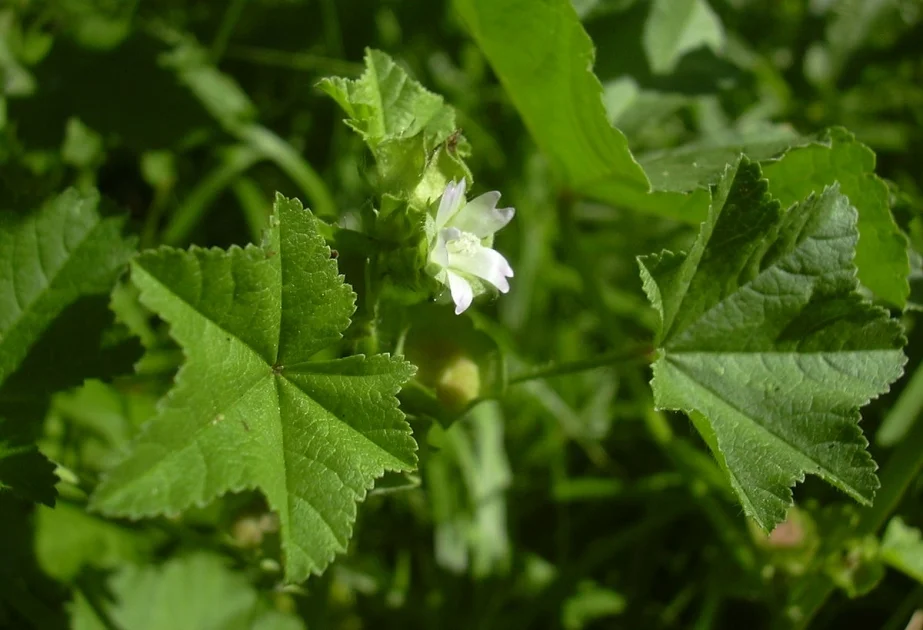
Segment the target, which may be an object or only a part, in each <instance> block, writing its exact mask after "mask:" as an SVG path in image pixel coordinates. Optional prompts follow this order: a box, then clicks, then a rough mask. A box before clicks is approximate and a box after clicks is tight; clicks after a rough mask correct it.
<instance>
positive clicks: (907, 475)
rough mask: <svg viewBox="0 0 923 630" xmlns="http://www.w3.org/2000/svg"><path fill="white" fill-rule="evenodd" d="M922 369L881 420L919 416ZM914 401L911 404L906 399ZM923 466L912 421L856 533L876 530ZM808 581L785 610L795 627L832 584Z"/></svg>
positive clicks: (922, 447) (918, 430)
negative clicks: (794, 620)
mask: <svg viewBox="0 0 923 630" xmlns="http://www.w3.org/2000/svg"><path fill="white" fill-rule="evenodd" d="M920 372H923V365H921V366H919V367H918V368H917V369H916V372H915V373H914V375H913V378H912V379H911V381H910V383H909V384H908V385H907V386H906V387H905V388H904V390H903V391H902V392H901V395H900V397H899V398H898V399H897V402H896V403H895V404H894V407H892V409H891V412H890V413H889V414H888V417H887V418H885V423H887V422H888V421H889V418H890V417H891V416H892V414H895V413H901V414H910V415H913V416H914V417H917V418H919V416H920V413H921V411H923V397H921V396H920V395H919V392H918V391H917V387H919V386H921V385H920V383H921V380H920V379H918V378H917V375H918V374H919V373H920ZM908 400H912V401H915V402H914V404H913V405H911V404H910V403H908V402H906V401H908ZM921 470H923V422H919V421H918V422H915V423H913V428H912V429H911V431H910V433H909V435H907V436H905V437H904V439H903V440H902V441H901V444H900V446H899V447H898V448H897V449H896V450H895V451H894V454H893V455H891V457H890V458H889V459H888V461H887V463H886V464H885V466H884V468H883V469H882V472H881V475H880V477H881V488H880V489H879V490H878V494H877V496H876V497H875V503H874V505H872V507H870V508H868V509H866V510H864V511H863V512H862V516H861V517H860V519H859V523H858V525H857V526H856V536H865V535H868V534H874V533H876V532H877V531H878V530H879V529H881V527H882V526H883V525H884V524H885V522H886V521H887V520H888V517H889V516H890V515H891V514H892V513H893V512H894V510H895V509H896V508H897V506H898V504H899V503H900V501H901V498H902V497H903V496H904V493H905V492H906V491H907V488H908V487H909V486H910V484H911V483H912V482H913V480H914V479H916V478H917V476H918V475H919V474H920V471H921ZM806 579H808V580H810V582H809V583H807V584H805V585H804V588H802V589H800V590H799V592H798V595H797V596H796V597H793V598H792V602H791V605H790V606H789V608H788V610H789V611H790V612H791V613H792V614H793V615H796V616H797V621H796V623H795V624H794V627H795V628H805V627H807V625H808V623H810V621H811V619H812V618H813V617H814V615H816V614H817V612H818V611H819V610H820V608H821V607H822V606H823V605H824V602H826V601H827V598H828V597H830V594H831V593H832V592H833V589H834V585H833V582H831V581H830V579H829V578H828V577H827V576H826V575H824V574H815V575H812V576H810V577H808V578H806Z"/></svg>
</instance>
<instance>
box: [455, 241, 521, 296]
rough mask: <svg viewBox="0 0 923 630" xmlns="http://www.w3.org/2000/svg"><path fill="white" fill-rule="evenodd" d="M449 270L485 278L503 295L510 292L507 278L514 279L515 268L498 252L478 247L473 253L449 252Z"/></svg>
mask: <svg viewBox="0 0 923 630" xmlns="http://www.w3.org/2000/svg"><path fill="white" fill-rule="evenodd" d="M449 268H450V269H457V270H458V271H461V272H463V273H468V274H471V275H472V276H477V277H478V278H483V279H484V280H487V282H489V283H491V284H492V285H494V286H495V287H497V289H499V291H500V292H501V293H506V292H508V291H509V290H510V283H509V282H508V281H507V278H512V277H513V268H512V267H510V264H509V263H508V262H507V261H506V258H504V257H503V254H501V253H500V252H498V251H495V250H493V249H490V248H489V247H483V246H481V245H478V246H476V247H475V248H474V250H473V251H471V252H452V251H449Z"/></svg>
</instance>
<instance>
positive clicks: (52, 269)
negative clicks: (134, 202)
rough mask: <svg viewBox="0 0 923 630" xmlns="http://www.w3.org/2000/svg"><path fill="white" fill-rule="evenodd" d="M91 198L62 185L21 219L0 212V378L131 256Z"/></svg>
mask: <svg viewBox="0 0 923 630" xmlns="http://www.w3.org/2000/svg"><path fill="white" fill-rule="evenodd" d="M98 203H99V197H98V195H96V194H91V195H81V194H79V193H77V192H76V191H73V190H69V191H67V192H65V193H63V194H62V195H60V196H59V197H57V198H56V199H54V200H53V201H51V202H49V203H48V204H46V205H45V207H44V208H42V209H41V210H40V211H39V212H37V213H34V214H31V215H27V216H25V217H21V216H17V215H16V214H13V213H10V212H0V383H2V382H3V381H5V380H6V379H7V377H9V376H10V374H12V373H13V371H15V370H16V368H17V367H18V366H19V364H20V363H21V362H22V360H23V359H24V358H25V357H26V355H27V354H28V352H29V349H30V348H31V347H32V345H33V344H35V343H36V341H38V339H39V337H41V335H42V333H43V332H44V331H45V329H46V328H48V326H49V325H50V324H51V322H52V321H54V319H55V318H56V317H57V316H58V315H59V314H60V313H61V312H62V311H63V310H64V309H65V308H66V307H67V306H68V305H70V304H72V303H74V302H75V301H77V299H78V298H80V297H82V296H91V295H103V294H108V293H109V291H111V290H112V286H113V284H114V283H115V280H116V278H117V277H118V275H119V274H120V273H121V272H122V270H123V269H124V267H125V265H126V263H127V262H128V260H129V258H131V256H132V254H133V253H134V244H133V241H131V240H129V239H126V238H124V237H123V236H122V233H121V232H122V226H123V223H124V220H123V219H122V218H115V217H113V218H105V219H104V218H102V217H101V216H100V214H99V212H98V211H97V205H98ZM75 334H76V332H75Z"/></svg>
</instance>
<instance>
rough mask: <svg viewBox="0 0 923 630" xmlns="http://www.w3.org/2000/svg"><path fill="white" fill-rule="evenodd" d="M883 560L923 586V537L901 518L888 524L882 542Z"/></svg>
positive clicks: (894, 519) (893, 519)
mask: <svg viewBox="0 0 923 630" xmlns="http://www.w3.org/2000/svg"><path fill="white" fill-rule="evenodd" d="M881 558H882V560H884V562H885V564H888V565H890V566H892V567H894V568H895V569H897V570H898V571H900V572H902V573H905V574H906V575H909V576H910V577H912V578H913V579H915V580H916V581H917V582H920V583H921V584H923V536H921V534H920V530H919V529H917V528H916V527H912V526H910V525H907V524H906V523H905V522H904V521H903V519H902V518H901V517H899V516H895V517H894V518H892V519H891V521H890V522H889V523H888V528H887V529H886V530H885V534H884V536H883V537H882V540H881Z"/></svg>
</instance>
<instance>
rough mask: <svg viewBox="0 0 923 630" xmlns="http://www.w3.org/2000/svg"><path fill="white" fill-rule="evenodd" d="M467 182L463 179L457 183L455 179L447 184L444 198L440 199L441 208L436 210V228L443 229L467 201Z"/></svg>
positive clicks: (443, 194)
mask: <svg viewBox="0 0 923 630" xmlns="http://www.w3.org/2000/svg"><path fill="white" fill-rule="evenodd" d="M466 187H467V183H466V181H465V180H464V179H462V180H461V181H460V182H458V183H457V184H456V183H455V182H454V181H451V182H449V183H448V184H446V187H445V191H444V192H443V193H442V199H441V200H440V201H439V210H438V211H437V212H436V229H437V230H441V229H442V228H443V227H445V224H446V223H448V222H449V221H450V220H451V218H452V216H453V215H454V214H455V213H456V212H458V209H459V208H461V206H462V204H464V202H465V188H466Z"/></svg>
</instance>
